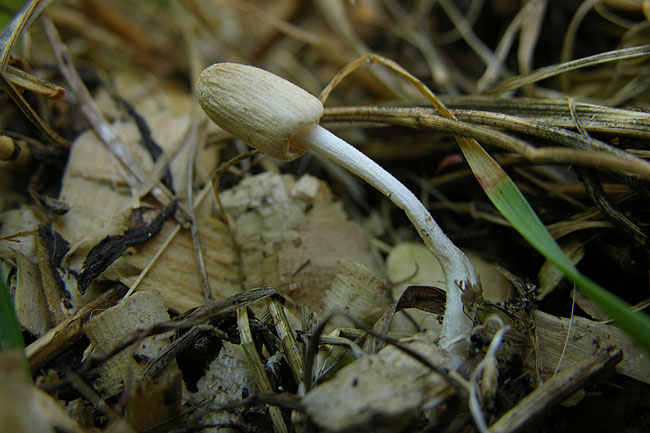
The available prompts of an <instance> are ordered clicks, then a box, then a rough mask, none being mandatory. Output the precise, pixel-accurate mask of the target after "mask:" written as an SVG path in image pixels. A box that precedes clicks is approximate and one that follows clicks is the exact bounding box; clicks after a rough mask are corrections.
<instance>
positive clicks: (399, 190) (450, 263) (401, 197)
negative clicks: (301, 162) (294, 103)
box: [292, 125, 477, 342]
mask: <svg viewBox="0 0 650 433" xmlns="http://www.w3.org/2000/svg"><path fill="white" fill-rule="evenodd" d="M292 142H295V143H297V144H300V145H303V146H305V147H308V148H309V149H310V150H311V151H313V152H316V153H317V154H319V155H321V156H323V157H325V158H327V159H329V160H331V161H333V162H335V163H337V164H338V165H340V166H341V167H344V168H345V169H347V170H349V171H350V172H352V173H354V174H356V175H357V176H359V177H360V178H362V179H363V180H365V181H366V182H368V183H369V184H370V185H372V186H373V187H375V188H377V190H379V191H380V192H381V193H382V194H384V195H385V196H386V197H387V198H388V199H390V201H392V202H393V203H394V204H395V206H397V207H398V208H400V209H402V210H403V211H404V212H405V213H406V216H407V217H408V219H409V220H410V221H411V223H412V224H413V226H414V227H415V228H416V229H417V230H418V234H419V235H420V237H421V238H422V241H423V242H424V244H425V245H426V246H427V248H429V250H430V251H431V252H432V253H433V255H434V256H435V257H436V259H437V260H438V261H439V262H440V265H441V266H442V270H443V272H444V274H445V279H446V289H447V290H446V291H447V303H446V307H445V320H444V322H443V342H450V341H451V340H452V339H454V338H455V337H458V336H460V335H465V334H468V333H469V331H470V330H471V329H472V323H471V321H470V320H469V318H468V317H467V316H466V315H465V314H464V312H463V302H462V300H461V292H460V289H459V287H458V285H457V282H460V281H467V282H469V283H471V284H476V283H477V278H476V274H475V273H474V268H473V267H472V264H471V263H470V262H469V260H468V259H467V256H465V254H463V252H462V251H461V250H459V249H458V247H456V245H454V244H453V243H452V242H451V241H450V240H449V238H448V237H447V235H445V233H444V232H443V231H442V229H441V228H440V226H439V225H438V224H437V223H436V222H435V220H434V219H433V217H432V216H431V214H430V213H429V211H428V210H427V209H426V208H425V207H424V205H423V204H422V202H420V200H418V198H417V197H416V196H415V195H414V194H413V193H412V192H411V191H410V190H409V189H408V188H406V187H405V186H404V185H403V184H402V183H401V182H400V181H399V180H397V179H395V177H394V176H393V175H392V174H390V173H388V172H387V171H386V170H384V169H383V167H381V166H380V165H379V164H377V163H376V162H375V161H373V160H372V159H370V158H368V157H367V156H366V155H365V154H363V153H362V152H360V151H359V150H357V148H355V147H354V146H352V145H350V144H349V143H347V142H346V141H344V140H342V139H340V138H339V137H337V136H336V135H334V134H332V133H331V132H330V131H328V130H327V129H325V128H323V127H322V126H320V125H314V126H312V127H309V128H304V129H303V130H302V131H301V132H300V133H298V134H297V135H296V136H295V137H294V138H293V140H292Z"/></svg>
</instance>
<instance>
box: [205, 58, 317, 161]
mask: <svg viewBox="0 0 650 433" xmlns="http://www.w3.org/2000/svg"><path fill="white" fill-rule="evenodd" d="M196 88H197V93H198V96H199V103H200V104H201V107H202V108H203V111H205V113H206V114H207V115H208V117H210V119H212V121H213V122H214V123H216V124H217V125H219V126H220V127H221V128H223V129H224V130H226V131H228V132H229V133H231V134H232V135H234V136H236V137H239V138H241V139H242V140H244V141H245V142H246V143H247V144H249V145H250V146H252V147H254V148H256V149H259V150H261V151H262V152H264V153H266V154H268V155H271V156H273V157H274V158H277V159H280V160H283V161H291V160H293V159H296V158H298V157H299V156H301V155H302V154H304V153H305V152H306V151H307V147H306V146H305V145H304V144H302V143H296V142H292V138H293V137H294V136H295V135H296V134H297V133H298V132H299V131H301V130H302V129H304V128H308V127H310V126H313V125H318V122H319V120H320V118H321V116H322V115H323V104H322V103H321V102H320V101H319V100H318V98H316V97H315V96H313V95H312V94H310V93H309V92H307V91H306V90H304V89H302V88H300V87H298V86H296V85H295V84H293V83H290V82H289V81H287V80H285V79H283V78H280V77H278V76H277V75H275V74H273V73H271V72H268V71H265V70H264V69H260V68H256V67H254V66H249V65H242V64H238V63H216V64H214V65H212V66H210V67H208V68H207V69H205V70H204V71H203V72H201V75H199V78H198V81H197V85H196Z"/></svg>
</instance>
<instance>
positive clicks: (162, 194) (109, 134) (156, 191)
mask: <svg viewBox="0 0 650 433" xmlns="http://www.w3.org/2000/svg"><path fill="white" fill-rule="evenodd" d="M43 28H44V29H45V32H46V34H47V36H48V38H49V40H50V43H51V45H52V48H53V50H54V53H55V55H56V58H57V62H58V64H59V67H60V68H61V72H62V73H63V75H64V76H65V77H66V80H67V81H68V83H69V84H70V86H71V87H72V88H73V89H74V92H75V93H76V95H77V98H79V99H80V101H81V110H82V112H83V113H84V114H85V116H86V118H87V119H88V121H89V122H90V123H91V124H92V125H93V128H94V129H95V132H96V133H97V135H98V136H99V137H100V138H101V139H102V141H103V143H104V144H106V146H107V147H108V148H109V149H110V151H111V153H113V155H115V157H116V158H117V159H118V160H119V161H120V163H121V164H122V166H123V168H124V172H123V176H124V178H125V179H126V181H127V182H128V183H129V185H130V186H131V187H132V188H134V189H136V190H137V189H138V186H139V184H140V183H143V182H146V180H147V175H146V173H145V172H144V170H143V169H142V167H141V166H140V164H139V163H138V161H137V160H136V159H135V158H134V157H133V155H131V153H130V152H129V151H128V149H127V147H126V146H125V145H124V143H122V141H121V139H120V138H119V137H118V136H117V135H116V134H115V132H114V131H113V129H112V128H111V126H110V125H109V124H108V122H107V121H106V119H105V118H104V116H103V115H102V113H101V111H100V110H99V107H98V106H97V104H96V103H95V102H94V101H93V99H92V96H91V95H90V92H89V91H88V89H87V88H86V86H85V85H84V83H83V81H81V78H80V77H79V75H78V74H77V72H76V69H75V67H74V65H73V64H72V59H71V58H70V56H69V54H68V51H67V49H66V47H65V45H63V42H61V38H60V37H59V34H58V32H57V30H56V28H55V27H54V23H53V22H52V21H51V20H50V19H49V18H48V17H43ZM151 193H152V194H153V195H154V196H155V197H156V198H157V199H158V200H159V201H160V203H161V204H162V205H163V206H167V205H168V204H169V203H171V202H172V201H173V200H174V197H173V195H172V193H171V192H170V191H169V190H168V189H167V188H166V187H165V186H164V185H163V184H162V183H160V182H158V183H157V184H156V186H154V188H153V189H152V190H151ZM179 209H180V210H181V212H177V213H176V218H177V219H178V220H179V222H181V223H183V224H185V223H186V216H185V215H186V211H185V210H184V209H183V208H182V206H181V205H179Z"/></svg>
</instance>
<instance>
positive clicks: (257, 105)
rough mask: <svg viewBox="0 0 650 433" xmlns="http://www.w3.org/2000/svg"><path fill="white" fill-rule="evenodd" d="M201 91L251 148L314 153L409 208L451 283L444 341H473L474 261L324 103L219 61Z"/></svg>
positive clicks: (277, 153)
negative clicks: (469, 311)
mask: <svg viewBox="0 0 650 433" xmlns="http://www.w3.org/2000/svg"><path fill="white" fill-rule="evenodd" d="M197 92H198V97H199V103H200V104H201V107H202V108H203V110H204V111H205V112H206V114H207V115H208V116H209V117H210V119H212V121H213V122H215V123H216V124H217V125H219V126H220V127H221V128H223V129H224V130H226V131H227V132H229V133H231V134H232V135H234V136H236V137H238V138H240V139H242V140H243V141H244V142H246V143H247V144H249V145H250V146H252V147H254V148H256V149H259V150H261V151H262V152H265V153H266V154H268V155H270V156H273V157H274V158H277V159H280V160H283V161H291V160H293V159H296V158H298V157H300V156H301V155H303V154H304V153H305V152H306V151H307V150H311V151H312V152H315V153H317V154H319V155H321V156H323V157H325V158H327V159H329V160H331V161H333V162H335V163H337V164H339V165H340V166H342V167H344V168H346V169H347V170H349V171H351V172H352V173H354V174H356V175H357V176H359V177H360V178H362V179H363V180H365V181H366V182H368V183H369V184H370V185H372V186H373V187H375V188H376V189H378V190H379V191H380V192H381V193H382V194H384V195H385V196H386V197H388V198H389V199H390V200H391V201H392V202H393V203H394V204H395V205H396V206H397V207H399V208H400V209H402V210H404V212H406V215H407V216H408V218H409V220H410V221H411V223H412V224H413V226H414V227H415V228H416V229H417V232H418V234H419V235H420V237H421V238H422V240H423V241H424V244H425V245H426V246H427V247H428V248H429V250H430V251H431V252H432V253H433V254H434V256H435V257H436V258H437V259H438V261H439V262H440V264H441V266H442V269H443V272H444V275H445V278H446V280H447V281H446V288H447V290H446V292H447V301H446V311H445V319H444V322H443V328H442V334H443V335H442V336H443V341H446V342H447V343H450V342H451V341H452V340H454V339H455V338H456V337H459V336H463V335H467V333H468V332H469V331H470V330H471V328H472V323H471V321H470V320H469V318H468V317H467V316H466V315H465V314H464V312H463V303H462V300H461V290H460V287H459V285H460V284H459V283H461V282H466V283H467V284H470V285H475V284H477V282H478V279H477V277H476V274H475V272H474V269H473V267H472V265H471V263H470V262H469V260H468V259H467V257H466V256H465V254H463V252H462V251H460V250H459V249H458V248H457V247H456V246H455V245H454V244H453V243H452V242H451V241H450V240H449V238H448V237H447V236H446V235H445V234H444V232H443V231H442V229H441V228H440V227H439V226H438V224H437V223H436V222H435V220H434V219H433V217H432V216H431V214H429V211H428V210H427V209H426V208H425V207H424V205H423V204H422V203H421V202H420V201H419V200H418V199H417V198H416V197H415V195H413V193H412V192H411V191H410V190H409V189H408V188H406V187H405V186H404V185H403V184H402V183H401V182H400V181H398V180H397V179H395V177H393V176H392V175H391V174H390V173H388V172H387V171H386V170H384V169H383V168H382V167H381V166H379V165H378V164H377V163H375V162H374V161H373V160H371V159H370V158H368V157H367V156H366V155H364V154H363V153H361V152H360V151H359V150H357V149H356V148H355V147H353V146H352V145H350V144H348V143H347V142H345V141H344V140H342V139H340V138H339V137H337V136H336V135H334V134H332V133H331V132H329V131H328V130H327V129H325V128H323V127H321V126H320V125H319V124H318V123H319V121H320V118H321V116H322V115H323V104H322V103H321V101H319V100H318V98H316V97H315V96H313V95H311V94H310V93H308V92H307V91H305V90H303V89H302V88H300V87H298V86H296V85H294V84H292V83H290V82H289V81H287V80H285V79H283V78H280V77H278V76H277V75H274V74H272V73H271V72H268V71H265V70H263V69H260V68H256V67H253V66H248V65H242V64H237V63H217V64H214V65H212V66H210V67H208V68H207V69H205V70H204V71H203V72H202V73H201V74H200V76H199V78H198V82H197ZM456 352H457V353H458V351H456ZM457 361H460V359H457Z"/></svg>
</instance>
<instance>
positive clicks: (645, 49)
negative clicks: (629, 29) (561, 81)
mask: <svg viewBox="0 0 650 433" xmlns="http://www.w3.org/2000/svg"><path fill="white" fill-rule="evenodd" d="M649 54H650V45H641V46H638V47H632V48H623V49H620V50H613V51H608V52H605V53H600V54H595V55H593V56H589V57H583V58H582V59H577V60H572V61H570V62H566V63H561V64H558V65H551V66H545V67H543V68H539V69H537V70H536V71H534V72H532V73H530V74H528V75H524V76H521V77H514V78H510V79H508V80H505V81H502V82H501V83H500V84H499V85H498V86H496V87H494V88H492V89H489V90H488V91H487V92H485V93H487V94H488V95H499V94H501V93H505V92H508V91H510V90H515V89H518V88H520V87H523V86H525V85H526V84H532V83H536V82H538V81H541V80H544V79H546V78H550V77H554V76H556V75H560V74H563V73H565V72H569V71H574V70H576V69H581V68H586V67H589V66H596V65H601V64H603V63H609V62H617V61H621V60H631V59H637V58H639V57H645V56H647V55H649Z"/></svg>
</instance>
